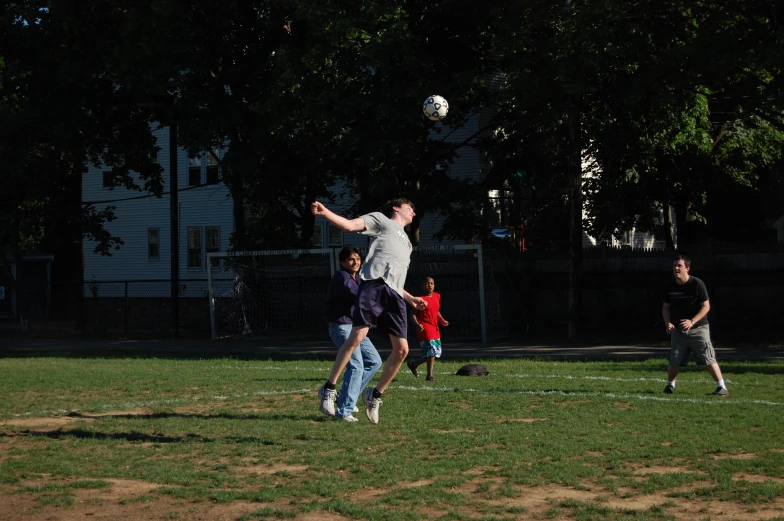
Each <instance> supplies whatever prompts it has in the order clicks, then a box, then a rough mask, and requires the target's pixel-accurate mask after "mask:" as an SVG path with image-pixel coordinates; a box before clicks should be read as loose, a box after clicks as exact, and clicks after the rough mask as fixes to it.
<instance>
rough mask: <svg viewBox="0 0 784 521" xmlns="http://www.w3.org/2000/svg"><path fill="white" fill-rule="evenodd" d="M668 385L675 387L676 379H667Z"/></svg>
mask: <svg viewBox="0 0 784 521" xmlns="http://www.w3.org/2000/svg"><path fill="white" fill-rule="evenodd" d="M667 385H671V386H673V387H675V380H667Z"/></svg>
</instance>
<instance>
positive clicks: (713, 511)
mask: <svg viewBox="0 0 784 521" xmlns="http://www.w3.org/2000/svg"><path fill="white" fill-rule="evenodd" d="M234 468H235V469H236V470H237V471H238V472H243V473H245V472H247V471H248V470H250V469H254V470H253V471H254V472H256V473H258V474H274V473H276V472H289V473H291V474H298V475H299V477H300V479H306V476H302V474H303V473H304V472H306V471H307V469H308V467H307V466H305V465H286V464H275V465H255V466H252V467H234ZM494 470H497V469H496V468H494V467H474V468H471V469H468V470H467V471H465V472H464V473H462V475H469V476H471V479H469V480H468V481H467V482H466V483H464V484H463V485H460V486H458V487H454V488H450V489H449V491H450V492H453V493H460V494H464V495H465V498H466V499H465V501H463V502H462V504H454V505H444V504H433V503H430V502H427V501H423V502H418V503H416V504H413V505H407V506H406V507H405V508H406V511H408V512H416V514H417V515H419V516H421V518H422V519H435V518H438V517H440V516H442V515H443V514H444V512H445V509H448V510H451V511H454V512H456V513H457V512H459V513H461V514H463V515H465V516H467V518H472V519H473V518H481V517H482V516H486V515H487V509H488V508H495V509H498V508H501V509H503V510H505V511H506V512H507V513H513V515H514V519H518V520H533V519H544V518H553V519H574V517H575V515H574V514H575V510H576V508H579V505H580V504H586V505H593V506H595V507H600V508H609V509H613V510H626V511H629V510H634V511H644V510H647V509H650V508H652V507H657V508H661V509H663V510H664V512H666V513H667V514H669V515H671V516H673V517H674V519H676V520H677V521H687V520H688V521H692V520H694V519H706V518H708V517H709V518H710V519H711V520H712V521H731V520H737V519H743V520H749V521H762V520H766V519H771V518H776V517H777V516H778V517H781V514H782V512H784V499H783V498H777V499H776V500H775V501H773V502H771V503H764V504H754V505H745V504H740V503H734V502H728V501H713V500H694V499H685V498H672V497H669V496H668V492H670V491H662V492H659V493H654V494H635V493H634V492H633V491H629V492H628V494H627V492H622V493H621V492H620V491H615V492H613V491H608V490H606V489H604V488H603V487H601V486H599V485H595V484H593V483H590V482H585V483H584V484H582V485H581V486H579V487H568V486H564V485H559V484H550V485H543V486H538V487H530V486H511V487H510V486H509V485H508V484H506V483H504V481H503V480H499V479H498V477H497V476H488V475H486V474H487V473H488V472H489V471H494ZM673 471H676V472H677V471H681V470H680V468H679V467H666V466H658V467H645V468H640V469H637V471H636V473H641V474H645V473H648V474H652V473H669V472H673ZM735 478H736V479H747V481H752V480H761V479H762V478H763V476H757V475H747V474H737V475H736V476H735ZM70 481H73V480H70ZM100 481H105V482H107V483H109V486H107V487H103V488H95V489H68V488H66V489H65V490H66V492H65V493H66V494H69V495H70V496H71V498H72V502H71V503H70V504H68V505H60V506H55V505H45V504H42V502H41V500H40V498H41V495H42V494H39V493H34V492H25V493H22V494H20V493H18V492H16V491H15V487H4V488H2V489H0V504H2V505H4V508H2V509H0V521H16V520H18V519H26V520H31V521H48V520H54V519H56V520H59V521H75V520H77V519H79V520H81V519H85V518H89V519H97V520H101V521H104V520H110V519H120V520H136V519H146V520H151V521H158V520H167V519H168V520H170V519H189V520H196V521H202V520H203V521H207V520H210V521H212V520H217V521H236V520H237V519H239V518H240V517H242V516H252V515H253V513H254V512H258V511H262V510H263V511H264V512H265V514H266V515H267V517H266V518H267V519H282V518H289V519H294V520H295V521H347V520H348V519H349V518H348V517H346V516H342V515H340V514H336V513H334V512H325V511H320V510H316V511H313V512H308V513H302V514H299V515H296V516H295V517H289V516H291V514H290V512H292V511H293V512H296V510H297V506H296V505H295V504H293V503H291V502H290V500H288V499H287V500H283V501H280V502H276V503H251V502H247V501H234V502H232V503H229V504H222V503H212V502H207V501H189V500H181V499H177V498H173V497H171V496H168V495H159V494H158V493H157V492H156V489H157V488H158V487H159V486H160V485H158V484H155V483H148V482H143V481H135V480H127V479H114V478H112V479H104V480H100ZM68 482H69V480H62V479H53V478H52V477H51V476H49V475H42V476H40V477H39V478H37V479H30V480H24V482H23V483H21V485H22V486H25V487H39V488H40V487H43V486H45V485H53V484H60V485H66V484H67V483H68ZM433 483H434V480H433V479H431V478H423V479H419V480H416V481H411V482H401V483H399V484H397V485H396V486H394V487H388V488H362V489H359V490H354V491H351V492H348V493H346V494H345V496H342V497H344V498H345V499H346V500H348V501H351V502H353V503H356V504H363V505H367V506H377V507H378V506H381V503H380V501H381V500H382V498H383V497H384V496H385V495H386V494H388V493H389V492H390V491H392V490H394V489H398V490H400V489H414V488H418V487H427V486H430V485H432V484H433ZM695 485H696V484H691V485H690V488H691V487H694V486H695ZM61 493H62V492H61ZM499 496H500V497H499ZM389 508H390V509H392V510H394V509H395V508H396V507H392V506H390V507H389ZM275 511H279V512H281V513H282V514H283V515H282V516H277V517H276V516H275V515H274V513H275ZM555 511H557V514H556V515H555V517H553V512H555ZM505 515H506V516H508V515H509V514H505Z"/></svg>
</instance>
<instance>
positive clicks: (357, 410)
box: [351, 405, 359, 414]
mask: <svg viewBox="0 0 784 521" xmlns="http://www.w3.org/2000/svg"><path fill="white" fill-rule="evenodd" d="M351 412H353V413H354V414H356V413H358V412H359V408H358V407H357V406H356V405H355V406H354V410H353V411H351Z"/></svg>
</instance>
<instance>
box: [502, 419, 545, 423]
mask: <svg viewBox="0 0 784 521" xmlns="http://www.w3.org/2000/svg"><path fill="white" fill-rule="evenodd" d="M543 421H547V418H499V419H498V420H496V423H534V422H543Z"/></svg>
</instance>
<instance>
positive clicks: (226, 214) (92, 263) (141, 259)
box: [82, 128, 234, 291]
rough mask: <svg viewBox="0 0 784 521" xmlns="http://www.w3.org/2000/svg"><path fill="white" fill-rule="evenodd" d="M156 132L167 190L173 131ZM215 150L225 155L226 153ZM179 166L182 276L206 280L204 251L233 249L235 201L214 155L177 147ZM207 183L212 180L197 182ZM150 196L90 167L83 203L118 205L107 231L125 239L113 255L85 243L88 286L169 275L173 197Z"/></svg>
mask: <svg viewBox="0 0 784 521" xmlns="http://www.w3.org/2000/svg"><path fill="white" fill-rule="evenodd" d="M153 134H154V135H155V137H156V138H157V146H158V154H157V158H156V160H157V161H158V163H160V165H161V167H162V168H163V173H162V177H163V180H164V192H166V193H168V186H169V179H171V177H170V172H169V165H170V162H169V159H170V156H169V150H170V148H169V131H168V128H163V129H160V130H155V131H154V132H153ZM215 152H216V153H217V155H218V157H221V154H222V151H220V150H218V151H215ZM177 170H178V171H177V183H178V186H179V191H178V198H179V204H178V209H177V211H178V216H179V252H180V262H179V272H180V279H206V278H207V269H208V266H207V258H206V254H207V253H208V252H211V251H226V250H227V249H228V248H229V236H230V234H231V232H232V230H233V226H234V222H233V214H232V211H233V206H234V205H233V202H232V200H231V199H230V198H229V190H228V188H227V187H226V186H225V185H224V184H223V183H220V182H218V179H219V174H218V164H217V162H216V161H215V160H214V158H213V157H212V156H211V155H209V154H205V155H203V156H202V157H197V158H189V157H188V154H187V152H186V151H185V150H184V149H179V153H178V156H177ZM137 181H139V180H137ZM205 183H209V184H206V185H205V186H198V185H204V184H205ZM139 184H142V183H141V182H139ZM189 187H194V188H192V189H189ZM146 195H147V194H145V193H139V192H132V191H129V190H126V189H125V188H122V187H115V188H112V179H111V173H110V169H109V168H104V169H101V168H95V167H92V166H91V167H90V168H89V169H88V170H87V172H86V173H85V174H84V178H83V182H82V201H83V202H84V203H87V202H90V203H93V204H94V206H95V207H96V209H98V210H102V209H104V208H106V207H107V206H114V207H116V210H115V214H116V216H117V219H116V220H114V221H112V222H107V223H106V229H107V230H108V231H109V232H110V233H112V234H113V235H117V236H119V237H120V238H121V239H122V240H123V241H124V242H125V244H124V245H123V246H122V247H121V248H120V249H119V250H117V251H112V252H111V254H112V255H111V256H102V255H99V254H96V253H94V249H95V244H94V243H93V242H92V241H87V240H85V241H84V244H83V251H84V280H85V282H86V283H87V284H89V283H90V281H108V280H166V279H170V278H171V262H170V260H171V247H170V246H171V241H170V237H171V226H170V223H171V220H170V199H169V197H168V195H164V196H163V197H161V198H157V197H154V196H149V197H145V196H146ZM213 269H215V267H213ZM217 271H218V270H217V269H216V270H215V272H216V273H217ZM134 287H136V288H139V287H140V286H138V285H134ZM186 289H187V288H186ZM139 291H143V290H141V289H140V290H139Z"/></svg>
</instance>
